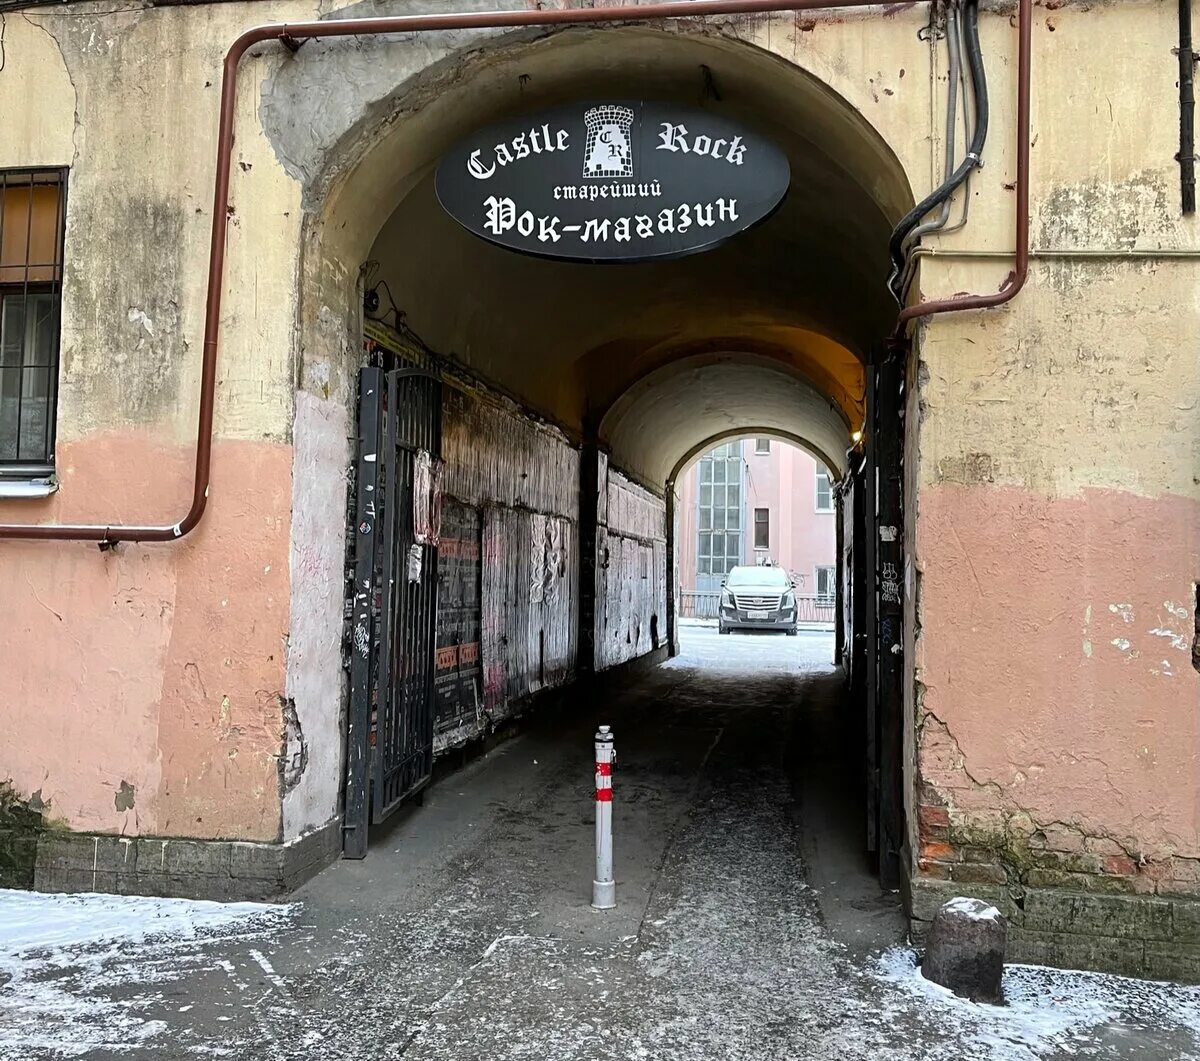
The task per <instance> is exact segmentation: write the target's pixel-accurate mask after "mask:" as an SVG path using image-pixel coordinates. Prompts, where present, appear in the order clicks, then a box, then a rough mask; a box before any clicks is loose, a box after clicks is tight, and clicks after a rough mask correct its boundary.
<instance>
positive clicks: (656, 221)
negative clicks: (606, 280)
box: [483, 195, 739, 243]
mask: <svg viewBox="0 0 1200 1061" xmlns="http://www.w3.org/2000/svg"><path fill="white" fill-rule="evenodd" d="M483 206H484V222H483V227H484V228H485V229H486V230H487V231H488V232H489V233H491V234H492V235H493V236H502V235H503V234H504V233H506V232H511V231H512V230H514V229H515V230H516V231H517V232H519V233H520V234H521V235H522V236H533V235H534V234H535V233H536V235H537V239H538V242H539V243H557V242H558V241H559V240H560V239H562V237H563V234H564V233H566V234H570V235H577V236H578V237H579V239H580V240H581V241H582V242H583V243H607V242H608V241H609V240H610V239H613V240H616V242H618V243H629V242H631V241H632V240H633V239H634V238H635V237H636V238H637V239H650V238H652V237H653V236H656V235H657V236H666V235H682V234H683V233H685V232H687V231H688V230H689V229H690V228H691V227H692V226H693V225H698V226H699V227H700V228H711V227H712V226H713V225H715V224H717V222H718V221H725V222H730V223H734V222H736V221H738V220H739V215H738V210H737V200H736V199H718V200H717V201H716V202H715V203H680V204H679V205H678V206H668V207H664V208H663V209H662V210H660V211H659V212H658V214H657V215H656V216H654V217H650V216H648V215H646V214H637V215H635V216H633V217H616V218H607V217H604V218H595V217H593V218H588V219H587V220H586V221H584V222H583V223H581V224H578V225H565V224H563V223H562V219H561V218H559V217H557V216H555V217H535V216H534V214H533V212H532V211H530V210H518V209H517V204H516V203H515V202H513V200H512V199H510V198H508V196H503V197H497V196H495V195H489V196H488V197H487V198H486V199H485V200H484V201H483Z"/></svg>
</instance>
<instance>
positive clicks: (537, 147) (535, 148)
mask: <svg viewBox="0 0 1200 1061" xmlns="http://www.w3.org/2000/svg"><path fill="white" fill-rule="evenodd" d="M570 142H571V135H570V133H568V132H567V131H566V129H556V130H555V131H554V132H553V133H551V131H550V127H549V126H548V125H541V126H538V127H537V128H534V129H529V130H526V131H525V132H523V133H520V134H518V135H517V136H514V137H513V138H512V139H511V140H509V141H508V142H507V143H503V144H497V145H496V146H495V147H494V148H493V149H492V157H491V159H490V160H489V161H488V162H484V161H483V158H482V157H481V156H482V155H483V149H482V148H478V147H477V148H476V149H475V150H474V151H472V152H471V153H470V155H468V156H467V172H468V173H469V174H471V176H472V177H474V178H475V179H476V180H481V181H485V180H487V179H488V178H489V177H493V176H495V174H496V170H497V169H498V168H501V167H504V166H509V165H511V164H512V163H514V162H520V161H521V159H524V158H530V157H531V156H533V155H540V154H543V153H545V154H549V153H551V152H553V151H566V149H567V147H568V146H569V144H570Z"/></svg>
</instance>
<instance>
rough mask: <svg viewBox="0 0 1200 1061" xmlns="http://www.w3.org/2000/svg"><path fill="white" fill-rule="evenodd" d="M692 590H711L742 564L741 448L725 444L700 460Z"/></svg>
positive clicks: (731, 443)
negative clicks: (694, 571)
mask: <svg viewBox="0 0 1200 1061" xmlns="http://www.w3.org/2000/svg"><path fill="white" fill-rule="evenodd" d="M699 479H700V503H699V531H698V534H699V540H698V542H697V548H696V588H697V589H701V590H705V589H715V588H717V587H718V586H720V584H721V580H722V579H723V578H724V577H725V575H727V574H728V573H729V571H730V570H731V569H732V568H734V567H737V565H738V564H740V563H741V562H742V447H741V443H740V442H727V443H725V444H724V445H722V446H718V447H717V448H716V449H714V450H713V451H712V452H711V453H706V454H705V455H704V456H703V457H701V458H700V471H699Z"/></svg>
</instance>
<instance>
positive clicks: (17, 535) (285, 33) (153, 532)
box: [0, 0, 1032, 547]
mask: <svg viewBox="0 0 1200 1061" xmlns="http://www.w3.org/2000/svg"><path fill="white" fill-rule="evenodd" d="M1031 5H1032V0H1020V23H1021V32H1022V53H1021V54H1022V59H1021V70H1022V77H1021V80H1020V86H1021V91H1022V92H1023V93H1024V97H1023V98H1024V109H1023V111H1022V112H1021V115H1022V116H1021V118H1020V119H1019V121H1018V129H1019V134H1018V135H1019V136H1020V140H1019V142H1018V147H1019V149H1024V153H1023V154H1022V155H1019V157H1018V169H1019V173H1018V194H1020V188H1022V187H1023V188H1024V189H1025V196H1026V199H1027V197H1028V175H1027V173H1026V170H1027V167H1028V141H1029V136H1028V126H1029V101H1028V90H1029V82H1028V77H1029V70H1028V66H1029V61H1028V50H1029V22H1030V13H1031ZM847 7H883V8H884V9H885V11H884V13H886V12H887V10H889V8H888V5H886V4H881V3H879V0H672V2H668V3H658V4H644V5H642V4H638V5H632V6H624V7H599V8H594V7H588V8H570V9H565V10H545V11H538V10H532V11H528V10H527V11H491V12H468V13H458V14H445V15H405V16H398V17H389V18H364V19H329V20H327V21H316V22H295V23H269V24H265V25H261V26H254V27H251V28H250V29H248V30H246V31H245V32H244V33H242V34H241V36H239V37H238V38H237V39H236V40H235V41H234V42H233V44H232V45H231V46H230V48H229V51H228V52H227V53H226V55H225V63H224V69H223V74H222V78H221V104H220V119H219V124H218V128H217V168H216V175H215V178H214V189H213V213H212V237H211V241H210V244H209V257H208V290H207V295H206V298H205V312H204V344H203V355H202V361H201V370H200V408H199V414H198V417H197V421H198V422H197V439H196V466H195V475H194V479H193V487H192V503H191V507H190V508H189V509H188V511H187V513H186V514H185V515H184V516H183V518H181V519H180V520H179V521H178V522H177V523H173V524H164V525H152V524H151V525H133V524H126V525H122V526H116V525H111V524H103V523H101V524H28V523H17V524H11V523H10V524H0V539H25V540H31V541H92V542H98V543H100V545H101V546H102V547H104V546H107V545H111V544H114V543H117V542H166V541H174V540H176V539H178V538H182V537H184V536H185V535H187V534H189V533H190V532H191V531H193V530H194V529H195V528H196V527H197V526H198V525H199V523H200V521H201V519H203V517H204V512H205V509H206V507H207V505H208V499H209V494H210V471H211V466H212V442H213V438H212V434H213V410H214V406H215V392H216V379H217V350H218V339H219V333H220V322H221V294H222V289H223V287H224V283H225V238H226V230H227V227H228V215H227V208H228V205H229V174H230V165H231V159H232V155H233V129H234V112H235V105H236V102H237V72H238V64H239V63H240V62H241V59H242V57H243V56H244V55H245V54H246V52H247V51H248V50H249V49H250V48H252V47H254V46H255V45H256V44H262V43H264V42H266V41H279V42H280V43H282V44H284V45H285V46H286V47H288V48H290V49H292V50H295V49H296V48H297V47H298V46H299V45H300V44H301V43H302V42H303V41H306V40H315V39H317V38H322V37H362V36H377V35H380V34H387V33H423V32H437V31H445V30H457V29H510V28H521V27H537V26H546V27H557V26H578V25H593V24H603V23H612V22H651V21H660V20H664V19H676V18H683V19H697V18H704V17H707V16H713V15H753V14H768V13H771V12H776V11H814V10H823V9H829V8H847ZM1022 158H1023V159H1024V168H1022V166H1021V159H1022ZM1018 213H1020V211H1018ZM1024 216H1025V218H1026V228H1028V223H1027V222H1028V205H1027V203H1026V209H1025V213H1024ZM1019 228H1020V224H1019V223H1018V229H1019ZM1026 237H1027V233H1026ZM1024 258H1025V259H1027V258H1028V241H1027V239H1026V242H1025V247H1024ZM1021 260H1022V254H1021V249H1020V243H1018V270H1017V273H1018V274H1021V280H1020V284H1023V283H1024V276H1023V272H1022V269H1021V267H1020V262H1021ZM1020 284H1017V286H1016V287H1015V288H1014V289H1013V290H1012V291H1011V293H1010V294H1008V295H1007V296H1006V297H1003V298H1000V300H999V302H1006V301H1008V299H1009V298H1011V297H1012V296H1013V295H1015V294H1016V292H1017V290H1019V288H1020ZM995 298H997V296H996V295H992V296H987V295H979V296H968V297H966V298H961V299H951V300H947V301H944V302H927V303H923V304H921V305H919V306H911V307H909V308H908V309H907V310H905V311H904V313H902V314H901V319H900V321H899V322H898V323H897V331H898V332H902V330H903V326H904V324H905V323H906V321H907V320H908V319H911V316H921V315H924V314H928V313H940V312H945V311H947V310H950V309H974V308H981V307H983V306H986V305H998V304H999V302H994V301H988V300H989V299H995ZM972 299H978V300H982V301H978V302H972V301H971V300H972ZM938 307H944V308H938ZM913 311H920V312H913ZM905 314H910V315H911V316H910V317H905Z"/></svg>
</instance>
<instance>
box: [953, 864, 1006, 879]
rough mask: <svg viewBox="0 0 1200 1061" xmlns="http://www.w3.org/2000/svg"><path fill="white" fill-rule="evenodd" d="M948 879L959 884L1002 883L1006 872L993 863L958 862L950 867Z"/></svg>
mask: <svg viewBox="0 0 1200 1061" xmlns="http://www.w3.org/2000/svg"><path fill="white" fill-rule="evenodd" d="M950 879H951V880H952V881H955V882H957V883H959V884H1004V883H1006V882H1007V880H1008V874H1007V873H1005V872H1004V869H1003V867H1001V866H997V865H995V864H994V863H991V864H989V863H986V862H959V863H955V864H954V865H952V866H951V867H950Z"/></svg>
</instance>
